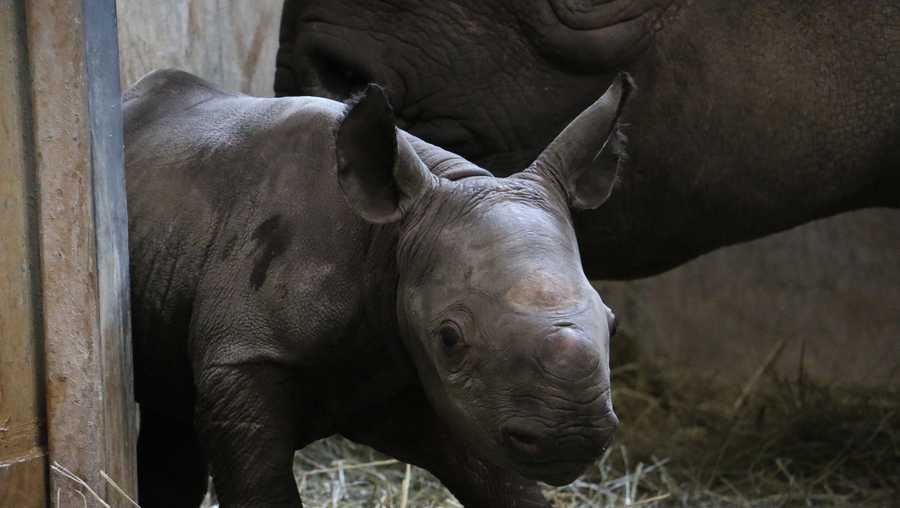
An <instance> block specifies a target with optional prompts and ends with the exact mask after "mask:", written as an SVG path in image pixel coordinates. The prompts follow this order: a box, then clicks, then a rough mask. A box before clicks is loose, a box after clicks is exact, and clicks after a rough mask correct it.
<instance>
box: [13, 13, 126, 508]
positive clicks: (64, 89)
mask: <svg viewBox="0 0 900 508" xmlns="http://www.w3.org/2000/svg"><path fill="white" fill-rule="evenodd" d="M115 19H116V18H115V0H56V1H54V2H47V1H44V0H26V1H24V2H23V1H14V0H0V36H2V38H3V39H2V42H3V44H2V46H0V57H2V58H0V66H2V67H0V69H2V76H3V78H4V79H3V80H0V106H2V115H0V118H2V121H3V123H2V130H3V133H2V141H3V143H4V144H3V145H0V146H2V151H0V163H2V164H3V166H2V171H0V208H2V209H3V220H2V221H0V235H2V237H3V242H0V280H2V281H3V285H2V286H0V312H2V314H0V334H2V340H0V354H2V356H0V363H2V370H0V381H2V385H0V506H4V507H5V506H16V507H18V506H46V504H47V501H49V502H50V504H58V505H59V506H103V505H105V504H108V505H110V506H131V503H130V502H129V501H128V500H127V499H126V498H125V497H124V496H122V495H121V494H120V493H119V492H118V490H116V489H115V488H113V487H112V486H111V485H110V484H109V483H108V482H107V481H106V480H105V479H104V478H103V477H102V476H103V473H104V472H105V473H106V474H107V475H108V476H109V477H111V478H112V480H113V481H114V482H115V483H116V484H117V485H118V486H119V487H120V488H121V489H123V490H124V491H125V492H127V493H129V495H130V496H131V497H136V496H135V495H136V486H137V482H136V471H135V457H134V455H135V453H134V452H135V430H136V429H135V421H134V416H135V413H134V402H133V395H132V379H131V349H130V336H129V327H130V325H129V317H128V309H129V306H128V276H127V271H128V252H127V216H126V207H125V194H124V192H125V188H124V171H123V166H122V160H123V155H122V117H121V107H120V105H121V103H120V90H119V72H118V52H117V47H116V41H117V30H116V23H115ZM7 76H9V79H7ZM7 168H11V171H8V170H7ZM48 467H49V470H48ZM63 468H65V470H66V471H69V472H71V476H67V474H62V473H61V471H62V470H63ZM76 478H77V479H76ZM85 485H87V487H85ZM97 497H99V498H102V499H104V500H105V501H104V502H102V503H101V502H100V500H99V499H97Z"/></svg>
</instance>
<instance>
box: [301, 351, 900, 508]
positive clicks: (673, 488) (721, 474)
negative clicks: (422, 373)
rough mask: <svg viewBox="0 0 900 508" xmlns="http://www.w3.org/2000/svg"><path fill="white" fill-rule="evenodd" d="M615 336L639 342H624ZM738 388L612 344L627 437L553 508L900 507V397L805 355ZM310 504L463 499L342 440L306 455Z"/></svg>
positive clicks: (557, 493)
mask: <svg viewBox="0 0 900 508" xmlns="http://www.w3.org/2000/svg"><path fill="white" fill-rule="evenodd" d="M617 342H619V343H620V344H621V343H624V344H628V343H629V342H628V341H627V340H622V339H617ZM775 356H777V351H773V354H772V355H771V357H770V358H769V359H768V360H767V361H766V362H765V363H764V364H763V365H761V366H760V368H759V370H758V372H757V373H756V375H754V376H752V377H751V378H750V379H748V380H746V382H745V383H744V384H743V385H740V386H721V385H719V384H718V383H716V381H715V380H714V379H708V378H706V377H704V375H703V373H702V372H701V373H698V372H690V373H685V372H670V371H666V370H665V369H663V368H661V367H660V364H659V363H650V362H647V361H642V360H640V355H639V354H638V353H637V352H635V351H633V350H629V349H628V347H627V346H626V347H624V348H623V347H618V348H617V350H616V351H614V353H613V362H614V364H615V365H617V367H616V368H615V369H614V400H615V402H614V403H615V407H616V410H617V412H618V414H619V416H620V418H621V420H622V428H621V431H620V432H619V434H618V435H617V438H616V442H615V444H614V446H613V447H612V448H610V450H609V451H608V452H607V454H606V455H605V456H604V457H602V458H601V459H600V460H598V461H597V463H596V464H595V465H594V466H593V467H592V468H591V469H590V470H589V471H588V472H587V474H586V475H585V476H583V477H582V478H581V479H579V480H578V481H576V482H574V483H573V484H571V485H569V486H566V487H561V488H549V487H548V488H547V489H546V494H547V496H548V498H549V499H551V500H552V502H553V505H554V506H555V507H560V508H561V507H566V508H569V507H627V506H642V507H648V508H653V507H754V508H755V507H760V508H761V507H794V506H796V507H801V506H802V507H838V506H840V507H873V508H874V507H884V508H897V507H900V394H898V393H896V392H886V391H878V390H854V389H850V388H837V387H829V386H821V385H817V384H815V383H813V382H812V381H810V380H809V379H807V378H806V376H805V374H804V372H803V369H802V365H801V366H798V369H797V374H796V376H793V378H792V379H782V378H777V377H775V376H774V375H772V374H770V373H769V372H768V365H770V364H771V363H772V361H774V359H775V358H774V357H775ZM295 471H296V475H297V481H298V485H299V486H300V488H301V490H302V495H303V500H304V505H305V506H307V507H348V508H349V507H452V506H460V505H459V503H457V502H456V500H455V499H454V498H453V497H452V495H450V494H449V493H448V492H447V491H446V489H444V488H443V487H442V486H441V485H440V483H439V482H437V481H436V480H435V479H434V478H433V477H432V476H431V475H430V474H428V473H427V472H425V471H423V470H421V469H418V468H415V467H408V466H406V465H405V464H401V463H397V462H396V461H393V460H391V459H390V458H388V457H384V456H381V455H379V454H377V453H375V452H373V451H371V450H369V449H368V448H365V447H362V446H357V445H355V444H353V443H350V442H348V441H345V440H342V439H340V438H332V439H328V440H324V441H321V442H319V443H315V444H314V445H311V446H309V447H307V448H306V449H304V450H303V451H302V452H299V453H298V454H297V459H296V463H295Z"/></svg>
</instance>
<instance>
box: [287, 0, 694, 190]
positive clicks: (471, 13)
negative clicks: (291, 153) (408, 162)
mask: <svg viewBox="0 0 900 508" xmlns="http://www.w3.org/2000/svg"><path fill="white" fill-rule="evenodd" d="M676 3H677V2H676ZM671 4H673V2H672V0H487V1H486V0H456V1H453V2H443V1H437V2H423V1H411V0H286V2H285V6H284V12H283V17H282V27H281V42H280V48H279V54H278V70H277V73H276V80H275V89H276V93H277V94H278V95H318V96H323V97H329V98H333V99H338V100H343V99H346V98H347V97H349V96H350V95H352V94H353V93H354V92H358V91H359V90H361V89H362V88H363V87H365V86H366V84H367V83H369V82H377V83H380V84H382V85H384V86H385V89H386V90H387V92H388V94H389V95H390V98H391V102H392V104H393V105H394V107H395V110H396V116H397V122H398V125H399V126H400V127H401V128H403V129H405V130H407V131H408V132H410V133H412V134H414V135H415V136H417V137H420V138H422V139H424V140H426V141H428V142H431V143H434V144H437V145H439V146H441V147H444V148H446V149H448V150H450V151H452V152H454V153H457V154H460V155H463V156H464V157H466V158H468V159H469V160H472V161H475V162H477V163H479V164H480V165H482V166H483V167H487V168H489V169H491V170H495V171H498V172H500V173H503V174H509V173H510V172H512V171H514V170H519V169H521V168H522V167H523V166H524V165H525V164H527V163H529V162H531V161H532V160H534V158H535V157H536V156H537V154H538V153H540V150H541V149H542V148H543V147H544V146H546V144H547V142H548V141H549V140H550V139H552V138H553V136H554V135H555V134H556V133H557V132H558V131H559V129H560V128H561V127H562V126H564V125H565V124H566V122H568V120H569V119H571V118H573V117H574V116H575V115H576V114H578V112H580V111H582V110H583V109H584V108H585V107H587V106H588V105H589V104H590V103H591V102H592V101H593V100H594V99H595V98H596V90H598V89H603V88H605V87H606V86H607V85H608V84H609V83H610V81H611V80H612V79H613V77H614V76H615V72H616V71H615V70H614V69H616V68H618V67H620V64H622V63H623V62H627V61H629V60H631V59H633V58H634V57H636V56H637V55H638V54H640V53H641V52H642V51H643V50H644V49H645V48H646V47H647V46H648V43H649V41H650V40H651V33H652V24H653V23H654V22H655V21H656V20H657V19H659V17H660V13H661V12H662V11H663V6H669V5H671Z"/></svg>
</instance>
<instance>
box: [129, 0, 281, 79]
mask: <svg viewBox="0 0 900 508" xmlns="http://www.w3.org/2000/svg"><path fill="white" fill-rule="evenodd" d="M281 3H282V0H252V1H248V0H154V1H143V0H117V1H116V7H117V9H118V13H119V47H120V48H121V52H120V55H121V66H122V86H123V88H124V87H127V86H130V85H132V84H134V82H135V81H137V80H138V79H139V78H140V77H141V76H143V75H144V74H146V73H148V72H150V71H152V70H154V69H159V68H166V67H174V68H178V69H182V70H185V71H188V72H192V73H194V74H197V75H198V76H200V77H202V78H204V79H207V80H209V81H211V82H212V83H215V84H217V85H220V86H223V87H224V88H225V89H227V90H229V91H235V92H237V91H239V92H243V93H248V94H251V95H259V96H271V95H272V82H273V81H274V79H275V52H276V51H277V50H278V24H279V23H280V19H281Z"/></svg>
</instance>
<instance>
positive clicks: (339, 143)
mask: <svg viewBox="0 0 900 508" xmlns="http://www.w3.org/2000/svg"><path fill="white" fill-rule="evenodd" d="M335 148H336V151H337V157H336V160H337V176H338V185H339V186H340V188H341V191H342V192H343V193H344V197H345V198H346V199H347V203H348V204H349V205H350V207H351V208H353V210H354V211H355V212H356V213H357V214H358V215H359V216H361V217H362V218H364V219H366V220H367V221H369V222H374V223H377V224H383V223H387V222H393V221H396V220H398V219H400V218H401V217H402V216H403V214H404V213H405V212H406V211H407V210H409V208H410V206H411V205H412V203H413V201H415V200H416V199H417V198H418V197H419V196H420V195H421V194H422V192H423V191H424V190H425V189H426V187H427V186H428V184H429V181H430V179H431V175H430V173H428V171H427V169H426V168H425V166H424V165H423V163H422V161H421V160H420V159H419V158H418V156H417V155H416V153H415V151H414V150H413V149H412V147H411V146H410V145H409V143H407V142H406V140H405V139H403V138H402V136H398V132H397V128H396V127H395V125H394V113H393V111H392V110H391V105H390V103H389V102H388V99H387V97H386V96H385V93H384V90H383V89H382V88H381V87H380V86H378V85H375V84H370V85H368V86H367V87H366V89H365V90H364V91H363V92H362V93H361V94H359V95H358V96H356V97H354V98H353V99H351V100H350V101H349V102H348V104H347V110H346V111H345V113H344V117H343V118H342V119H341V120H340V122H339V123H338V126H337V129H336V131H335Z"/></svg>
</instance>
